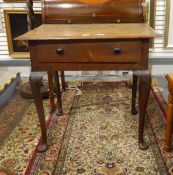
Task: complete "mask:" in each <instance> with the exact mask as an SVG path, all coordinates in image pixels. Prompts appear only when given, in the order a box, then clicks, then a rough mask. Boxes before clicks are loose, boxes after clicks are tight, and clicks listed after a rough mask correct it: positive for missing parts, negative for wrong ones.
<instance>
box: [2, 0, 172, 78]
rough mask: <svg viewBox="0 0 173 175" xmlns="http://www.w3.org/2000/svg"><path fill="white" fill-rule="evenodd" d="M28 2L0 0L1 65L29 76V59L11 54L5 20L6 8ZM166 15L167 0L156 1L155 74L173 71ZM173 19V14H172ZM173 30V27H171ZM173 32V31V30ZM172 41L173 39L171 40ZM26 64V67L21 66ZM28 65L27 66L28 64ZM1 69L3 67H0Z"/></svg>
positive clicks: (36, 4)
mask: <svg viewBox="0 0 173 175" xmlns="http://www.w3.org/2000/svg"><path fill="white" fill-rule="evenodd" d="M172 1H173V0H172ZM25 7H26V3H24V2H22V3H6V2H4V1H3V0H0V66H18V65H20V67H10V68H3V70H7V71H8V70H18V71H22V75H23V76H28V75H29V72H30V67H29V61H28V60H21V59H13V58H11V57H10V56H9V53H8V46H7V38H6V30H5V22H4V14H3V10H4V9H8V10H9V9H19V10H22V9H26V8H25ZM34 10H41V3H40V2H34ZM165 16H166V1H165V0H157V1H156V16H155V29H156V31H157V32H158V33H160V34H162V37H161V38H157V39H155V40H154V48H153V50H152V51H150V60H151V64H152V73H153V75H159V74H164V73H168V72H173V49H165V48H164V36H163V35H164V31H165ZM171 20H172V21H173V15H172V16H171ZM171 30H173V28H172V29H171ZM172 33H173V31H172ZM171 42H172V41H171ZM23 65H25V67H21V66H23ZM26 65H27V66H26ZM0 69H1V68H0ZM66 74H68V75H98V74H100V75H105V74H106V75H107V74H108V75H109V74H111V75H114V74H120V73H118V72H116V71H111V72H97V71H96V72H67V73H66Z"/></svg>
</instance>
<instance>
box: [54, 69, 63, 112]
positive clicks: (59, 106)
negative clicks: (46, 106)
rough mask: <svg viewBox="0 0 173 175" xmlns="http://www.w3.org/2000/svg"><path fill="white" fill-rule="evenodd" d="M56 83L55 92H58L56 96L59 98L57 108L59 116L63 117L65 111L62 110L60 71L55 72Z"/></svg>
mask: <svg viewBox="0 0 173 175" xmlns="http://www.w3.org/2000/svg"><path fill="white" fill-rule="evenodd" d="M54 82H55V90H56V96H57V103H58V104H57V105H58V106H57V107H58V114H57V115H62V114H63V110H62V101H61V91H60V83H59V75H58V71H55V72H54Z"/></svg>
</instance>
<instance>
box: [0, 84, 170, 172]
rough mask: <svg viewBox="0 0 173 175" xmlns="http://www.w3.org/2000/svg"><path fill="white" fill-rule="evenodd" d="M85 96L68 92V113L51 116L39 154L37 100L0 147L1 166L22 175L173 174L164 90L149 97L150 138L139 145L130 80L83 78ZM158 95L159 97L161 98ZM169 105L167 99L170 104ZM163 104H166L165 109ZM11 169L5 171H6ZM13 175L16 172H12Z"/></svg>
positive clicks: (47, 113) (47, 103)
mask: <svg viewBox="0 0 173 175" xmlns="http://www.w3.org/2000/svg"><path fill="white" fill-rule="evenodd" d="M81 91H82V95H79V96H75V91H74V90H72V89H71V90H68V91H66V92H64V93H63V94H62V98H63V109H64V115H63V116H60V117H58V116H56V113H55V114H52V115H49V111H48V110H49V101H48V100H45V101H44V105H45V109H46V110H45V112H46V116H48V117H47V128H48V143H49V147H48V150H47V151H46V152H45V153H38V152H37V151H36V147H37V146H38V144H39V142H40V129H39V123H38V119H37V115H36V111H35V106H34V104H33V102H32V103H31V104H30V105H28V108H27V110H25V112H24V113H22V114H23V116H22V118H21V120H20V122H19V123H18V124H17V125H16V127H15V129H14V130H13V131H12V132H11V134H10V135H9V136H8V137H7V138H6V139H5V141H4V143H3V144H2V146H1V150H0V172H1V169H6V170H10V172H13V173H16V174H18V175H22V174H25V175H51V174H55V175H77V174H83V175H166V174H173V168H172V167H173V152H170V153H166V152H165V151H164V149H163V146H164V139H165V136H164V135H165V118H164V115H163V111H164V109H165V108H163V102H162V103H158V102H160V101H161V100H160V99H161V97H160V94H159V93H156V92H154V91H152V93H151V95H150V99H149V104H148V109H147V120H146V130H145V131H146V132H145V139H146V140H147V141H148V142H150V145H151V146H150V148H149V149H148V150H146V151H141V150H139V148H138V115H136V116H133V115H131V109H130V106H131V89H130V88H129V84H128V83H127V82H111V83H103V82H97V83H93V82H92V83H83V87H82V88H81ZM156 99H157V100H156ZM164 105H165V104H164ZM160 107H162V108H163V109H162V110H161V108H160ZM2 172H5V171H2ZM6 174H8V175H10V173H6Z"/></svg>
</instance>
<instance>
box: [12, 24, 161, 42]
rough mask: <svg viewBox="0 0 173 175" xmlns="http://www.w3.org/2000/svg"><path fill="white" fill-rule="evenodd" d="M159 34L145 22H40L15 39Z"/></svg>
mask: <svg viewBox="0 0 173 175" xmlns="http://www.w3.org/2000/svg"><path fill="white" fill-rule="evenodd" d="M159 36H160V35H159V34H158V33H156V32H155V31H154V30H153V29H152V28H151V27H149V26H148V25H147V24H146V23H119V24H42V25H41V26H39V27H37V28H36V29H34V30H32V31H29V32H27V33H25V34H23V35H21V36H19V37H17V38H15V40H74V39H82V40H83V39H123V38H124V39H128V38H129V39H132V38H133V39H135V38H154V37H159Z"/></svg>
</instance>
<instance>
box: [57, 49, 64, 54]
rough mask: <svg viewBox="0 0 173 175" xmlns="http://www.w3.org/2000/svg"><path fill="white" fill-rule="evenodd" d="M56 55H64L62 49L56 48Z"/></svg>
mask: <svg viewBox="0 0 173 175" xmlns="http://www.w3.org/2000/svg"><path fill="white" fill-rule="evenodd" d="M56 53H57V54H58V55H62V54H63V53H64V50H63V48H57V49H56Z"/></svg>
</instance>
